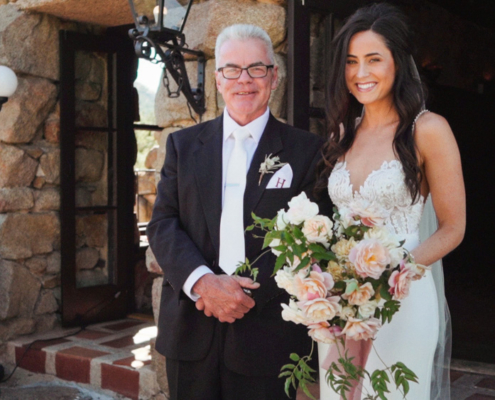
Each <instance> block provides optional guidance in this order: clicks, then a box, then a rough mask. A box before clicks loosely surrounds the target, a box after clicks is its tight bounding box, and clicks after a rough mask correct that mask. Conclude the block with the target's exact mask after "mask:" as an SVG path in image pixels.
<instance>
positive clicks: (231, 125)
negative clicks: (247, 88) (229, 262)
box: [182, 107, 270, 301]
mask: <svg viewBox="0 0 495 400" xmlns="http://www.w3.org/2000/svg"><path fill="white" fill-rule="evenodd" d="M269 117H270V109H269V108H268V107H267V109H266V111H265V113H264V114H263V115H262V116H260V117H258V118H256V119H255V120H254V121H251V122H250V123H249V124H247V125H245V126H244V128H247V129H248V130H249V132H250V133H251V136H250V137H249V138H247V139H246V141H245V142H244V147H245V149H246V152H247V164H248V165H247V170H249V166H250V165H251V161H252V160H253V156H254V152H255V151H256V148H257V147H258V143H259V141H260V139H261V136H262V135H263V132H264V130H265V127H266V124H267V123H268V118H269ZM238 128H241V126H240V125H239V124H238V123H237V122H235V121H234V120H233V119H232V118H231V117H230V115H229V112H228V110H227V108H225V110H224V112H223V146H222V208H223V202H224V198H225V180H226V179H227V166H228V164H229V160H230V155H231V154H232V150H233V149H234V144H235V140H234V137H233V136H232V133H233V132H234V131H235V130H236V129H238ZM212 273H213V271H212V270H211V269H210V268H208V267H207V266H206V265H200V266H199V267H198V268H196V269H195V270H194V271H193V272H192V273H191V274H190V275H189V277H188V278H187V279H186V281H185V282H184V285H183V286H182V290H183V291H184V293H185V294H186V295H188V296H189V297H190V298H191V299H192V300H194V301H196V300H198V299H199V296H198V295H196V294H195V293H193V292H192V288H193V286H194V284H195V283H196V282H197V281H198V280H199V278H201V277H202V276H203V275H205V274H212Z"/></svg>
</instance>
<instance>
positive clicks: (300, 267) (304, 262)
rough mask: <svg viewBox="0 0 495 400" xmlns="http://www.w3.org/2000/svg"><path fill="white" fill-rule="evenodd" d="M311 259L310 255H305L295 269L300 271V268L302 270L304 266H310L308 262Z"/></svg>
mask: <svg viewBox="0 0 495 400" xmlns="http://www.w3.org/2000/svg"><path fill="white" fill-rule="evenodd" d="M310 260H311V259H310V258H309V257H304V258H303V259H302V261H301V264H299V265H298V266H297V268H296V269H295V271H296V272H297V271H300V270H301V269H303V268H306V267H307V266H308V264H309V262H310Z"/></svg>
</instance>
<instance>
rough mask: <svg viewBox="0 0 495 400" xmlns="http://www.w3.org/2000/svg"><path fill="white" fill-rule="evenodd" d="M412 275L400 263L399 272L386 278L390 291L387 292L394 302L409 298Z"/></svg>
mask: <svg viewBox="0 0 495 400" xmlns="http://www.w3.org/2000/svg"><path fill="white" fill-rule="evenodd" d="M413 276H414V273H413V272H411V270H410V269H409V268H407V267H406V265H405V264H404V263H403V262H402V263H401V267H400V270H398V271H394V272H392V275H390V278H388V284H389V286H390V289H389V290H388V291H389V292H390V294H391V295H392V297H393V299H394V300H402V299H405V298H406V297H407V296H409V288H410V286H411V281H412V278H413Z"/></svg>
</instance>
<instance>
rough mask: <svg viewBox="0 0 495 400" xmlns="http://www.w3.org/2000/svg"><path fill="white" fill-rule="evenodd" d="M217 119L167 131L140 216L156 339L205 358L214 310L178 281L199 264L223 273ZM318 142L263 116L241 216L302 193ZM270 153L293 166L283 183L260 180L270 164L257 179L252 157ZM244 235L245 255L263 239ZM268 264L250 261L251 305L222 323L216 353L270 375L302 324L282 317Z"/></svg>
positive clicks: (267, 210)
mask: <svg viewBox="0 0 495 400" xmlns="http://www.w3.org/2000/svg"><path fill="white" fill-rule="evenodd" d="M222 125H223V119H222V117H219V118H217V119H215V120H213V121H208V122H205V123H203V124H199V125H196V126H194V127H191V128H187V129H184V130H181V131H178V132H175V133H173V134H171V135H170V136H169V137H168V140H167V147H166V159H165V164H164V166H163V169H162V171H161V181H160V183H159V185H158V195H157V199H156V202H155V206H154V210H153V216H152V219H151V221H150V223H149V225H148V230H147V234H148V237H149V241H150V245H151V248H152V250H153V253H154V254H155V257H156V259H157V261H158V264H159V265H160V266H161V268H162V269H163V273H164V280H163V282H164V283H163V290H162V298H161V304H160V316H159V322H158V338H157V341H156V349H157V350H158V351H159V352H160V353H162V354H163V355H165V356H166V357H170V358H172V359H177V360H185V361H186V360H190V361H191V360H200V359H202V358H204V357H205V355H206V353H207V351H208V349H209V347H210V345H211V340H212V337H213V331H214V327H215V320H214V318H213V317H211V318H208V317H206V316H205V315H204V313H203V312H200V311H198V310H197V309H196V308H195V304H194V302H193V301H192V300H191V299H189V297H187V295H185V294H184V292H183V291H182V290H181V288H182V286H183V284H184V282H185V281H186V279H187V278H188V276H189V275H190V274H191V272H193V270H194V269H196V268H197V267H198V266H200V265H207V266H208V267H210V268H211V269H212V270H213V271H214V272H215V273H217V274H221V273H223V271H222V270H221V269H220V268H219V267H218V259H219V245H220V243H219V241H220V216H221V212H222V210H221V201H222V143H223V133H222V132H223V131H222ZM321 145H322V142H321V139H319V138H318V137H317V136H316V135H314V134H311V133H309V132H305V131H302V130H299V129H295V128H293V127H291V126H289V125H286V124H283V123H281V122H279V121H277V120H276V119H275V118H274V117H273V116H270V118H269V121H268V123H267V126H266V128H265V131H264V133H263V135H262V137H261V140H260V142H259V144H258V147H257V149H256V152H255V154H254V157H253V160H252V163H251V167H250V168H249V171H248V176H247V183H246V190H245V195H244V224H245V226H248V225H250V224H251V223H252V219H251V212H254V213H255V214H256V215H258V216H260V217H265V218H273V217H274V216H275V215H276V213H277V211H278V210H280V209H281V208H287V203H288V202H289V201H290V199H291V198H292V197H294V196H296V195H298V194H299V193H301V191H303V190H304V191H306V192H307V194H308V196H310V197H311V195H312V190H313V186H314V183H315V178H316V176H315V166H316V164H317V162H318V161H319V159H320V148H321ZM269 154H272V155H273V156H275V155H277V156H279V157H280V161H281V162H288V163H290V165H291V167H292V170H293V174H294V175H293V180H292V184H291V187H290V188H286V189H268V190H265V187H266V185H267V184H268V181H269V180H270V178H271V177H272V176H273V174H266V175H265V176H264V177H263V180H262V182H261V185H258V181H259V172H258V170H259V167H260V164H261V163H262V162H263V161H264V159H265V155H269ZM324 196H325V198H324V199H322V201H321V202H320V204H321V206H320V213H325V214H327V215H330V209H331V206H330V200H329V199H328V195H327V194H324ZM255 233H258V234H259V233H260V232H255ZM245 238H246V239H245V240H246V257H247V258H249V259H250V260H251V261H253V260H254V259H255V258H256V257H257V256H258V255H259V254H260V253H261V247H262V240H261V239H255V238H253V235H252V233H251V232H247V233H246V236H245ZM274 265H275V257H274V256H273V255H272V254H266V255H265V256H263V257H262V258H261V259H260V260H259V261H258V262H257V264H256V265H255V267H258V268H259V275H258V279H257V281H258V282H259V283H260V285H261V286H260V288H259V289H257V290H255V291H254V300H255V302H256V306H255V307H254V308H253V309H252V310H250V311H249V312H248V313H247V314H246V315H245V316H244V317H243V318H242V319H240V320H236V321H235V322H234V323H233V324H230V325H229V326H228V328H227V333H226V342H225V362H226V365H227V367H228V368H229V369H231V370H233V371H235V372H237V373H240V374H244V375H249V376H269V375H277V374H278V373H279V371H280V367H281V366H282V365H283V364H285V363H287V362H288V361H289V354H290V353H291V352H296V353H299V354H300V355H301V356H302V355H305V354H308V353H309V351H308V350H309V346H310V340H309V338H308V335H307V329H306V327H304V326H301V325H295V324H294V323H291V322H285V321H283V320H282V317H281V311H282V308H281V306H280V303H282V302H285V303H287V302H288V300H289V296H288V295H287V293H286V292H285V291H284V290H282V289H279V288H278V287H277V285H276V283H275V280H274V279H273V277H271V275H272V273H273V268H274Z"/></svg>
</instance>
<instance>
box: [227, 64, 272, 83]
mask: <svg viewBox="0 0 495 400" xmlns="http://www.w3.org/2000/svg"><path fill="white" fill-rule="evenodd" d="M269 68H273V65H262V64H261V65H252V66H251V67H246V68H241V67H221V68H218V70H217V71H219V72H222V75H223V77H224V78H225V79H239V77H240V76H241V74H242V71H244V70H246V71H247V73H248V75H249V76H250V77H251V78H264V77H265V76H266V75H267V74H268V69H269Z"/></svg>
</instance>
